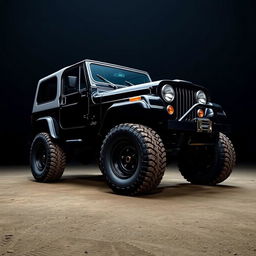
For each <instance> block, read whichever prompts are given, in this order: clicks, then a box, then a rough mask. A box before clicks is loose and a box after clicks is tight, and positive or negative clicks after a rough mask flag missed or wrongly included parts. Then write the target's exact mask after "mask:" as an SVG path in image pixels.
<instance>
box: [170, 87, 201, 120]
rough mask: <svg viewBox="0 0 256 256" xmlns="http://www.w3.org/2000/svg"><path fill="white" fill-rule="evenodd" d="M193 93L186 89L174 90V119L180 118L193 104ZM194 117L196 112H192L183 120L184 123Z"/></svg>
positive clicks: (177, 88)
mask: <svg viewBox="0 0 256 256" xmlns="http://www.w3.org/2000/svg"><path fill="white" fill-rule="evenodd" d="M194 94H195V91H193V90H191V89H187V88H180V87H176V88H175V95H176V97H175V98H176V119H179V118H181V117H182V116H183V115H184V114H185V113H186V112H187V111H188V110H189V109H190V108H191V107H192V106H193V105H194V104H195V103H196V100H195V96H194ZM195 117H196V110H195V109H194V110H192V111H191V112H190V113H189V114H188V115H187V116H186V117H185V118H184V120H185V121H189V120H192V119H194V118H195Z"/></svg>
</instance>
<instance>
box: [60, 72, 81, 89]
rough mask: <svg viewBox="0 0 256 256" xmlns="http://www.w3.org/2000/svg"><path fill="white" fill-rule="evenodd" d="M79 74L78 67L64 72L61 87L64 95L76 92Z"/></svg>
mask: <svg viewBox="0 0 256 256" xmlns="http://www.w3.org/2000/svg"><path fill="white" fill-rule="evenodd" d="M79 72H80V71H79V67H74V68H71V69H69V70H67V71H65V72H64V74H63V76H62V86H63V92H64V94H70V93H74V92H77V91H78V89H79Z"/></svg>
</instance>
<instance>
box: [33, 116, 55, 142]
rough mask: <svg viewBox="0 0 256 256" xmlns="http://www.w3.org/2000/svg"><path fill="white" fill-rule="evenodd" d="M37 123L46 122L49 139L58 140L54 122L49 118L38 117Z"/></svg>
mask: <svg viewBox="0 0 256 256" xmlns="http://www.w3.org/2000/svg"><path fill="white" fill-rule="evenodd" d="M37 121H44V122H47V126H48V129H49V133H50V135H51V137H52V138H53V139H59V133H58V130H57V129H56V127H55V124H54V120H53V118H52V117H51V116H45V117H40V118H38V119H37Z"/></svg>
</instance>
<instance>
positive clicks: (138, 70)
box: [85, 60, 152, 88]
mask: <svg viewBox="0 0 256 256" xmlns="http://www.w3.org/2000/svg"><path fill="white" fill-rule="evenodd" d="M91 64H96V65H101V66H106V67H111V68H118V69H123V70H127V71H131V72H136V73H140V74H144V75H146V76H147V77H148V79H149V82H152V80H151V77H150V76H149V73H148V72H146V71H143V70H140V69H135V68H129V67H125V66H121V65H116V64H111V63H107V62H101V61H95V60H85V66H86V69H87V73H88V77H89V80H90V83H91V86H97V85H96V84H102V85H108V83H107V82H104V81H96V80H94V79H93V76H92V72H91V67H90V65H91ZM116 85H117V86H118V87H120V88H126V87H129V85H127V86H126V85H122V84H116ZM134 86H136V85H134Z"/></svg>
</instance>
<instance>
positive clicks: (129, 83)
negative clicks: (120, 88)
mask: <svg viewBox="0 0 256 256" xmlns="http://www.w3.org/2000/svg"><path fill="white" fill-rule="evenodd" d="M125 83H127V84H128V85H130V86H132V85H134V84H133V83H131V82H129V81H125Z"/></svg>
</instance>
